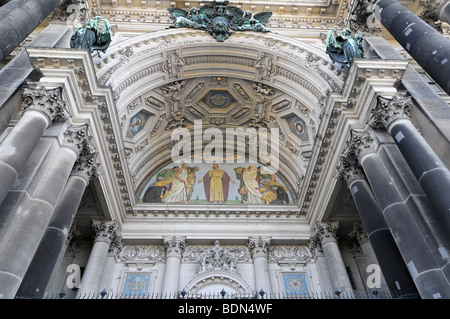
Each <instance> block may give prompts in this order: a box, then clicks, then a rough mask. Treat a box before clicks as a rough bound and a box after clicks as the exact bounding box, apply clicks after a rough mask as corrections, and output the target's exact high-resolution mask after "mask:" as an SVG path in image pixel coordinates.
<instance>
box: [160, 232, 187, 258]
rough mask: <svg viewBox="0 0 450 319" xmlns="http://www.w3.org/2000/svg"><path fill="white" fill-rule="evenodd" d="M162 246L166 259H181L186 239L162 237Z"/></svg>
mask: <svg viewBox="0 0 450 319" xmlns="http://www.w3.org/2000/svg"><path fill="white" fill-rule="evenodd" d="M163 245H164V248H165V249H166V258H168V257H177V258H180V259H181V257H182V255H183V252H184V250H185V249H186V237H176V236H173V237H164V238H163Z"/></svg>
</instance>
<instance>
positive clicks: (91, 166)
mask: <svg viewBox="0 0 450 319" xmlns="http://www.w3.org/2000/svg"><path fill="white" fill-rule="evenodd" d="M99 167H100V164H99V163H98V162H97V153H88V154H83V155H80V157H78V159H77V160H76V162H75V164H74V166H73V168H72V174H73V175H78V176H81V177H83V178H84V179H86V181H87V182H89V181H90V180H92V179H94V178H97V177H98V176H99V175H100V169H99Z"/></svg>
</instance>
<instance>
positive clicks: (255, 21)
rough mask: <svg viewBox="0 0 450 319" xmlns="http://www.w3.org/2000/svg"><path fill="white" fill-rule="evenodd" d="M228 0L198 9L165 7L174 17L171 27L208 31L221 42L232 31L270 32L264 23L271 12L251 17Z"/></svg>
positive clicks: (217, 0) (219, 0)
mask: <svg viewBox="0 0 450 319" xmlns="http://www.w3.org/2000/svg"><path fill="white" fill-rule="evenodd" d="M228 3H229V1H226V0H215V1H213V2H212V3H210V4H206V5H204V6H202V7H201V8H200V9H197V8H195V7H194V8H192V9H191V10H190V11H187V10H185V9H182V8H169V9H167V10H168V11H169V13H170V15H171V16H172V18H173V19H174V23H173V25H172V26H171V28H184V27H187V28H194V29H201V30H206V31H208V32H209V33H210V34H211V35H212V36H213V37H214V39H216V40H217V41H218V42H223V41H225V40H226V39H228V37H229V36H230V34H232V31H230V29H231V30H234V31H246V30H248V31H257V32H270V31H269V30H268V29H267V28H266V27H265V26H264V23H266V22H267V21H269V19H270V17H271V16H272V12H259V13H257V14H255V15H254V16H253V17H252V13H251V12H250V10H247V11H246V12H244V11H243V10H241V9H239V8H237V7H232V6H228Z"/></svg>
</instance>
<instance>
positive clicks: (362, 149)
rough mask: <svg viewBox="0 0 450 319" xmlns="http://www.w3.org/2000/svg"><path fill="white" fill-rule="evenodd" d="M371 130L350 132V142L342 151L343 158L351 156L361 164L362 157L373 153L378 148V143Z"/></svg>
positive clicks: (353, 130)
mask: <svg viewBox="0 0 450 319" xmlns="http://www.w3.org/2000/svg"><path fill="white" fill-rule="evenodd" d="M372 132H373V130H372V128H370V127H369V128H367V129H366V130H355V129H352V130H351V131H350V140H349V141H347V146H346V148H345V149H344V152H343V156H351V154H353V155H354V156H355V157H356V158H357V159H358V161H359V162H360V163H361V160H362V159H363V157H365V156H366V155H368V154H370V153H375V152H376V151H377V148H378V141H377V140H375V138H374V137H373V136H372Z"/></svg>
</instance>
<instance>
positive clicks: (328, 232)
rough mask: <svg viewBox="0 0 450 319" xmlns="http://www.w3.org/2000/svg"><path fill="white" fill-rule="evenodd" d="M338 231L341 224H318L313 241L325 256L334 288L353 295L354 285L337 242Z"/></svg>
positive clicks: (314, 230)
mask: <svg viewBox="0 0 450 319" xmlns="http://www.w3.org/2000/svg"><path fill="white" fill-rule="evenodd" d="M338 231H339V222H332V223H321V222H316V224H315V225H314V229H313V232H312V234H311V241H312V242H315V243H316V244H319V245H320V247H321V249H322V251H323V254H324V255H325V260H326V263H327V268H328V272H329V273H330V277H331V282H332V285H333V288H334V289H335V290H339V291H340V292H343V293H352V292H353V288H352V284H351V282H350V278H349V277H348V273H347V269H346V268H345V265H344V260H343V259H342V255H341V251H340V250H339V246H338V242H337V232H338Z"/></svg>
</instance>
